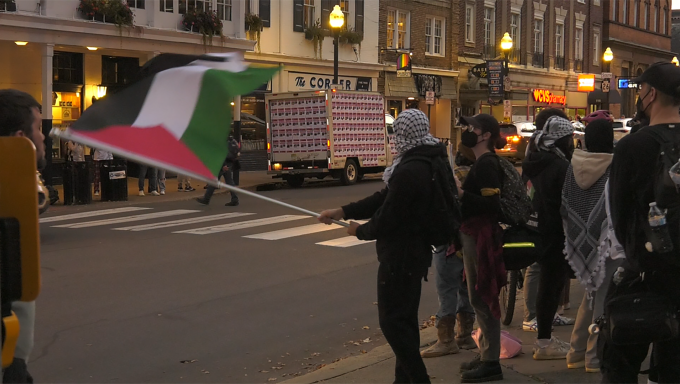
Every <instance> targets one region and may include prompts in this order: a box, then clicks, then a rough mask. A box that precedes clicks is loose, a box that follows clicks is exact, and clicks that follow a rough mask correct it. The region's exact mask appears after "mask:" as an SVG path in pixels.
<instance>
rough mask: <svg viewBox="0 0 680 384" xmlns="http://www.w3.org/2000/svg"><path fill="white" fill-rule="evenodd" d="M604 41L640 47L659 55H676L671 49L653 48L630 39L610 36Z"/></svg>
mask: <svg viewBox="0 0 680 384" xmlns="http://www.w3.org/2000/svg"><path fill="white" fill-rule="evenodd" d="M604 41H608V42H610V43H613V44H618V45H621V46H624V47H631V48H635V49H639V50H642V51H647V52H650V53H653V54H657V55H663V56H668V57H672V56H674V53H673V52H672V51H670V50H668V51H667V50H664V49H659V48H653V47H650V46H647V45H642V44H636V43H631V42H630V41H624V40H620V39H616V38H608V39H605V40H604Z"/></svg>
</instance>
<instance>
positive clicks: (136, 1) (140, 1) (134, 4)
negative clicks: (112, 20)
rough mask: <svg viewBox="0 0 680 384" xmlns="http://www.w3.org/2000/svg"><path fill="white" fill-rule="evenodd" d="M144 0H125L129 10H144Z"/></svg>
mask: <svg viewBox="0 0 680 384" xmlns="http://www.w3.org/2000/svg"><path fill="white" fill-rule="evenodd" d="M145 1H146V0H127V5H129V6H130V8H137V9H144V7H145V5H146V4H145Z"/></svg>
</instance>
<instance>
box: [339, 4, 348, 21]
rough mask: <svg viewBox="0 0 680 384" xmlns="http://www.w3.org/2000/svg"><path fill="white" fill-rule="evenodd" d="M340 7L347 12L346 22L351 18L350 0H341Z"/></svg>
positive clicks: (343, 11)
mask: <svg viewBox="0 0 680 384" xmlns="http://www.w3.org/2000/svg"><path fill="white" fill-rule="evenodd" d="M340 9H341V10H342V13H343V14H345V23H346V22H347V21H348V20H349V0H340Z"/></svg>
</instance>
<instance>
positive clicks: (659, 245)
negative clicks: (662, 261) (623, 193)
mask: <svg viewBox="0 0 680 384" xmlns="http://www.w3.org/2000/svg"><path fill="white" fill-rule="evenodd" d="M648 220H649V226H650V227H651V228H652V236H653V238H652V239H650V240H651V243H652V248H653V249H654V251H656V252H658V253H668V252H671V251H673V242H672V241H671V236H670V234H669V233H668V225H667V224H666V213H665V212H664V211H661V209H659V207H657V206H656V202H652V203H649V216H648Z"/></svg>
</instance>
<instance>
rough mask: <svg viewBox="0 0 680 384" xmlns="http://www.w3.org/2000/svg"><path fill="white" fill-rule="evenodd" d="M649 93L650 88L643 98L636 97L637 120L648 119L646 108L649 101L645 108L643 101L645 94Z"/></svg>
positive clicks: (650, 91)
mask: <svg viewBox="0 0 680 384" xmlns="http://www.w3.org/2000/svg"><path fill="white" fill-rule="evenodd" d="M650 93H652V90H651V89H650V90H649V92H647V94H646V95H645V96H644V97H643V98H641V99H638V100H640V101H639V102H638V103H637V105H636V107H637V108H636V109H637V114H636V115H635V117H637V119H638V120H639V121H649V116H647V108H649V106H650V105H651V103H650V104H647V108H645V107H644V103H643V101H645V99H646V98H647V96H649V94H650Z"/></svg>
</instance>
